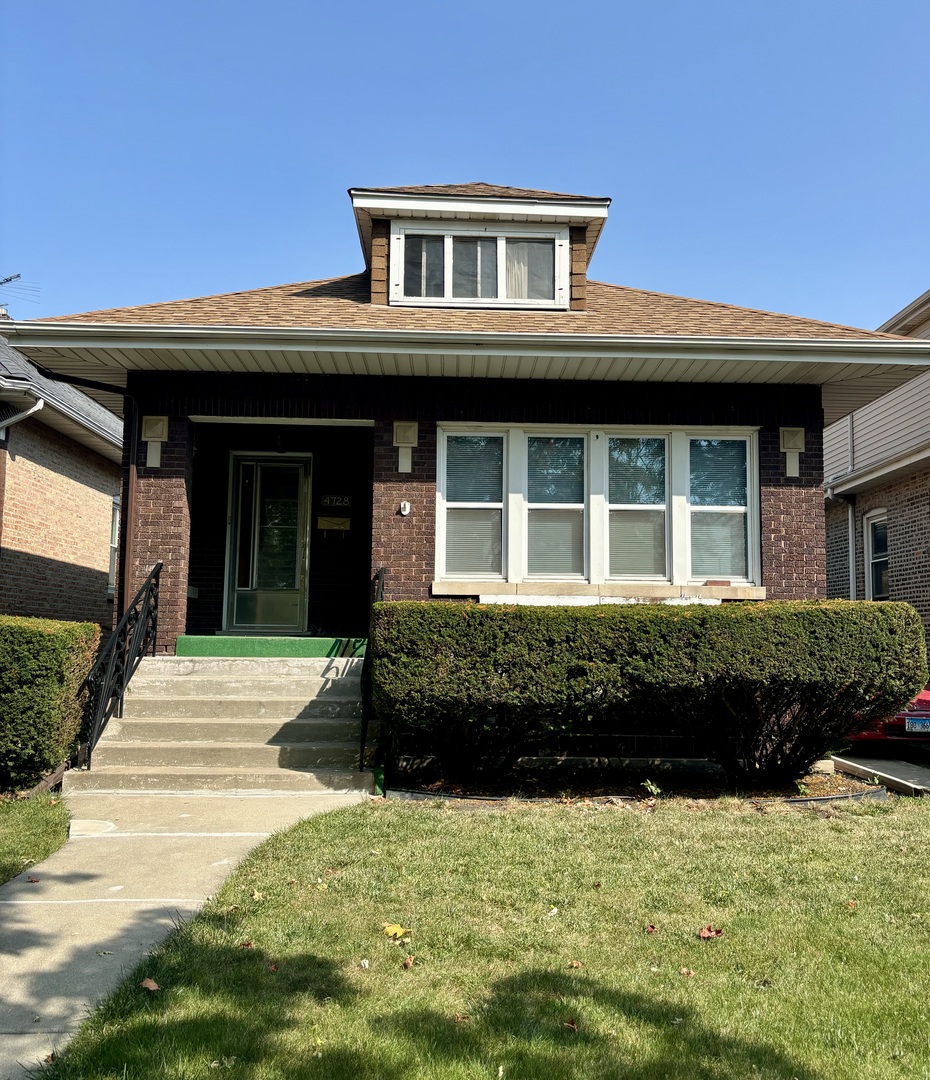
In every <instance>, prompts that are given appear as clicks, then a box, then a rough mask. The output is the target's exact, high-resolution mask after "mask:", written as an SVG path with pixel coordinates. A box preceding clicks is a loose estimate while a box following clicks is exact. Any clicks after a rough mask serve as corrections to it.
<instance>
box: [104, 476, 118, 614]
mask: <svg viewBox="0 0 930 1080" xmlns="http://www.w3.org/2000/svg"><path fill="white" fill-rule="evenodd" d="M119 525H120V496H119V495H114V496H113V503H112V507H111V509H110V563H109V567H108V568H107V597H108V598H109V599H110V600H112V599H113V597H114V596H116V577H117V574H118V572H119V561H118V560H119Z"/></svg>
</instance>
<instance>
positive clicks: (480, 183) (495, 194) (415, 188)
mask: <svg viewBox="0 0 930 1080" xmlns="http://www.w3.org/2000/svg"><path fill="white" fill-rule="evenodd" d="M349 190H350V191H377V192H391V193H392V194H394V195H436V196H440V197H444V196H453V197H459V198H461V197H465V198H492V199H520V200H524V201H525V200H527V199H541V200H549V199H552V200H557V201H558V202H563V201H564V200H565V199H572V200H577V201H578V202H592V201H595V202H610V200H609V199H608V198H606V197H604V196H600V195H568V194H566V193H565V192H562V191H537V190H535V189H534V188H519V187H506V186H504V185H503V184H488V183H487V182H486V181H484V180H472V181H471V182H469V183H467V184H411V185H410V186H401V187H365V186H364V185H359V186H357V187H353V188H350V189H349Z"/></svg>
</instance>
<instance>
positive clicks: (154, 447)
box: [142, 416, 168, 469]
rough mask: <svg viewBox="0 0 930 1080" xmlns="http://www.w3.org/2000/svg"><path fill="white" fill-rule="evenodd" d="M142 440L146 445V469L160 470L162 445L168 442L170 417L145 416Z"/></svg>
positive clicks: (143, 418)
mask: <svg viewBox="0 0 930 1080" xmlns="http://www.w3.org/2000/svg"><path fill="white" fill-rule="evenodd" d="M142 440H143V442H145V444H146V448H145V467H146V468H147V469H158V468H160V467H161V444H162V443H166V442H167V441H168V417H167V416H143V417H142Z"/></svg>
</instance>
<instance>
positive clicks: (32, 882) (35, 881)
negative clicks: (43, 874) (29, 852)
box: [26, 874, 39, 885]
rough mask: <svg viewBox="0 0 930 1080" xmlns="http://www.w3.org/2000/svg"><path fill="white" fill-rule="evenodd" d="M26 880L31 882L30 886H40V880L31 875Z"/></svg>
mask: <svg viewBox="0 0 930 1080" xmlns="http://www.w3.org/2000/svg"><path fill="white" fill-rule="evenodd" d="M26 880H27V881H28V882H29V884H30V885H38V884H39V879H38V878H37V877H33V876H32V875H31V874H30V875H29V877H27V878H26Z"/></svg>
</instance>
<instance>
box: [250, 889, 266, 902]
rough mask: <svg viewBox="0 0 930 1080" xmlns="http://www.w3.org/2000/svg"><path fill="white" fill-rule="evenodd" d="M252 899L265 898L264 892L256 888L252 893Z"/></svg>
mask: <svg viewBox="0 0 930 1080" xmlns="http://www.w3.org/2000/svg"><path fill="white" fill-rule="evenodd" d="M252 899H253V900H264V899H265V894H264V893H263V892H259V891H258V889H256V890H255V891H254V892H253V893H252Z"/></svg>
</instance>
